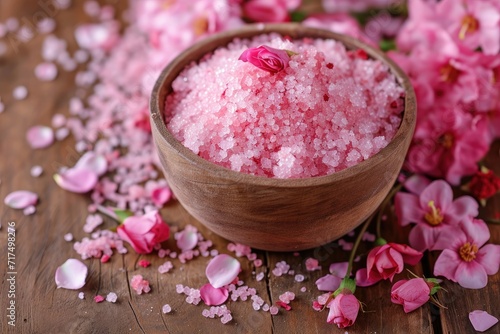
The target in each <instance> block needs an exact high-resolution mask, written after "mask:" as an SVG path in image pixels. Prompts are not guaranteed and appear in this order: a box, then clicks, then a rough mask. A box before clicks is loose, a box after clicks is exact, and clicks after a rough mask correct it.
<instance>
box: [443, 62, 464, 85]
mask: <svg viewBox="0 0 500 334" xmlns="http://www.w3.org/2000/svg"><path fill="white" fill-rule="evenodd" d="M439 73H440V74H441V80H442V81H444V82H449V83H454V82H456V81H457V79H458V75H459V74H460V71H459V70H458V69H457V68H456V67H453V66H452V65H451V64H450V63H448V64H446V65H444V66H442V67H441V69H440V70H439Z"/></svg>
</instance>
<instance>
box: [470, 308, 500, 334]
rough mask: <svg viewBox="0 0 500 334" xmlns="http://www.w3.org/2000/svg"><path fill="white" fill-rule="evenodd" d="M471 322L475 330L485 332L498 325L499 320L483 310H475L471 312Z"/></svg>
mask: <svg viewBox="0 0 500 334" xmlns="http://www.w3.org/2000/svg"><path fill="white" fill-rule="evenodd" d="M469 320H470V322H471V324H472V327H474V329H475V330H476V331H478V332H484V331H486V330H488V329H490V328H491V327H493V326H494V325H495V324H496V323H498V319H497V318H495V317H494V316H492V315H491V314H489V313H488V312H486V311H481V310H474V311H472V312H470V313H469Z"/></svg>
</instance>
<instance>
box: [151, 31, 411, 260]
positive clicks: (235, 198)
mask: <svg viewBox="0 0 500 334" xmlns="http://www.w3.org/2000/svg"><path fill="white" fill-rule="evenodd" d="M271 32H276V33H279V34H281V35H283V36H288V37H291V38H293V39H300V38H303V37H312V38H322V39H334V40H337V41H341V42H342V43H344V44H345V45H346V46H347V48H349V49H358V48H360V49H364V50H365V51H366V52H367V53H368V54H369V55H370V56H371V57H372V58H374V59H378V60H380V61H382V62H384V63H386V64H387V65H388V66H389V68H390V70H391V71H392V72H393V73H394V75H395V76H396V78H397V80H398V81H399V83H400V84H401V85H402V86H403V87H404V89H405V93H406V97H405V110H404V114H403V117H402V122H401V126H400V128H399V130H398V131H397V133H396V135H395V136H394V138H393V140H392V141H391V142H390V143H389V144H388V145H387V146H386V147H385V148H383V149H382V150H381V151H380V152H379V153H377V154H375V155H374V156H372V157H371V158H369V159H367V160H365V161H363V162H361V163H359V164H357V165H355V166H353V167H350V168H347V169H344V170H342V171H339V172H336V173H334V174H331V175H327V176H320V177H310V178H303V179H274V178H266V177H261V176H254V175H249V174H245V173H239V172H235V171H232V170H230V169H227V168H224V167H221V166H219V165H216V164H214V163H212V162H209V161H207V160H204V159H203V158H201V157H199V156H198V155H196V154H194V153H193V152H192V151H191V150H189V149H188V148H186V147H184V146H183V145H182V144H181V143H180V142H179V141H178V140H176V139H175V138H174V136H173V135H172V134H171V133H170V131H169V130H168V129H167V127H166V125H165V122H164V117H163V114H164V107H165V97H166V96H167V94H169V93H170V92H171V84H172V81H173V80H174V79H175V78H176V77H177V76H178V74H179V73H180V72H181V71H182V70H183V69H184V67H185V66H186V65H188V64H189V63H191V62H192V61H197V60H199V59H200V58H201V57H202V56H203V55H205V54H207V53H211V52H212V51H213V50H215V49H216V48H217V47H219V46H224V45H227V44H228V43H229V42H230V41H232V40H233V39H234V38H237V37H239V38H251V37H253V36H256V35H259V34H265V33H271ZM150 109H151V126H152V132H153V138H154V141H155V144H156V147H157V149H158V154H159V157H160V161H161V163H162V166H163V170H164V173H165V177H166V179H167V181H168V184H169V185H170V187H171V188H172V191H173V192H174V194H175V196H176V197H177V198H178V199H179V201H180V202H181V204H182V205H183V206H184V208H185V209H186V210H187V211H188V212H189V213H190V214H191V215H192V216H194V217H195V218H196V219H198V220H199V221H200V222H201V223H203V224H204V225H205V226H207V227H208V228H209V229H211V230H212V231H214V232H215V233H217V234H219V235H221V236H223V237H224V238H227V239H229V240H231V241H234V242H239V243H243V244H245V245H248V246H251V247H254V248H258V249H263V250H270V251H294V250H302V249H307V248H313V247H317V246H320V245H323V244H326V243H328V242H330V241H332V240H334V239H337V238H339V237H341V236H343V235H344V234H346V233H348V232H349V231H351V230H352V229H354V228H355V227H357V226H358V225H360V224H361V223H362V222H363V221H364V220H365V219H366V218H367V217H368V216H369V215H371V214H372V213H373V212H374V211H375V210H376V209H377V207H378V206H379V205H380V203H381V202H382V200H383V199H384V197H385V196H386V195H387V194H388V192H389V191H390V189H391V187H392V185H393V183H394V181H395V180H396V177H397V176H398V173H399V171H400V169H401V166H402V164H403V161H404V159H405V155H406V152H407V150H408V147H409V145H410V141H411V138H412V135H413V130H414V128H415V117H416V102H415V94H414V92H413V88H412V86H411V84H410V81H409V79H408V77H407V76H406V75H405V74H404V72H403V71H402V70H401V69H400V68H399V67H398V66H397V65H396V64H395V63H394V62H392V61H391V60H390V59H389V58H388V57H387V56H385V55H384V54H383V53H382V52H381V51H379V50H376V49H374V48H372V47H370V46H368V45H366V44H364V43H362V42H360V41H358V40H356V39H354V38H352V37H348V36H344V35H339V34H336V33H333V32H330V31H326V30H321V29H315V28H308V27H304V26H302V25H299V24H293V23H286V24H268V25H264V24H257V25H247V26H244V27H242V28H240V29H237V30H232V31H227V32H223V33H220V34H217V35H214V36H212V37H209V38H206V39H204V40H202V41H200V42H198V43H197V44H195V45H193V46H192V47H191V48H189V49H188V50H186V51H184V52H183V53H182V54H180V55H179V56H178V57H177V58H176V59H174V60H173V61H172V62H171V63H170V64H169V65H168V66H167V67H166V68H165V69H164V70H163V72H162V73H161V75H160V77H159V78H158V80H157V81H156V84H155V86H154V89H153V93H152V96H151V105H150Z"/></svg>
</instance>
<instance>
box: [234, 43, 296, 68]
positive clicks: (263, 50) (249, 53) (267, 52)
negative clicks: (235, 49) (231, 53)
mask: <svg viewBox="0 0 500 334" xmlns="http://www.w3.org/2000/svg"><path fill="white" fill-rule="evenodd" d="M239 60H242V61H244V62H249V63H250V64H252V65H254V66H256V67H258V68H260V69H261V70H264V71H267V72H269V73H278V72H279V71H282V70H283V69H285V67H287V66H288V61H289V60H290V56H289V55H288V53H287V52H286V51H285V50H279V49H275V48H272V47H270V46H267V45H261V46H259V47H256V48H249V49H246V50H245V51H244V52H243V53H242V54H241V56H240V58H239Z"/></svg>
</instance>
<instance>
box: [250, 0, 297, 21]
mask: <svg viewBox="0 0 500 334" xmlns="http://www.w3.org/2000/svg"><path fill="white" fill-rule="evenodd" d="M301 2H302V1H301V0H292V1H290V0H249V1H245V2H244V3H243V7H242V8H243V15H244V16H245V17H246V18H248V19H250V20H252V21H255V22H288V21H290V15H289V12H290V11H292V10H294V9H296V8H297V7H298V6H300V3H301Z"/></svg>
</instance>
